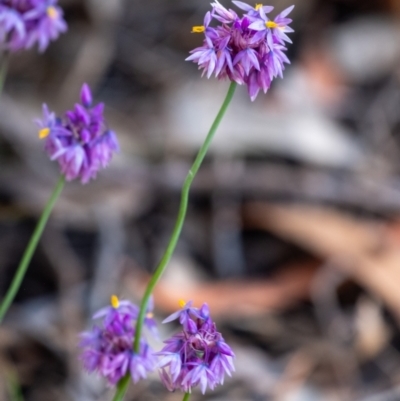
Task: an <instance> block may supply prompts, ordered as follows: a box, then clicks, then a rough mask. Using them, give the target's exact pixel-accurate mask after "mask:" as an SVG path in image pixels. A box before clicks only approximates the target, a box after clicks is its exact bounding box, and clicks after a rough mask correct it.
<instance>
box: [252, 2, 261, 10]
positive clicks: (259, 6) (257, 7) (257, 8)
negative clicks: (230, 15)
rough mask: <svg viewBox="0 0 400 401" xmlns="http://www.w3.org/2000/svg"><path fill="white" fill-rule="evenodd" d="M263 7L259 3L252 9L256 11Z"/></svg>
mask: <svg viewBox="0 0 400 401" xmlns="http://www.w3.org/2000/svg"><path fill="white" fill-rule="evenodd" d="M262 6H263V5H262V4H261V3H257V4H256V6H255V7H254V9H255V10H256V11H258V10H259V9H260V8H261V7H262Z"/></svg>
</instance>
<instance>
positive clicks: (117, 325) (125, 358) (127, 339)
mask: <svg viewBox="0 0 400 401" xmlns="http://www.w3.org/2000/svg"><path fill="white" fill-rule="evenodd" d="M138 313H139V308H138V307H137V306H136V305H133V304H132V303H130V302H129V301H120V300H119V299H118V298H117V297H116V296H115V295H113V296H112V297H111V306H108V307H106V308H103V309H101V310H99V311H98V312H97V313H96V314H95V315H94V316H93V319H99V318H102V319H103V321H102V324H101V325H100V326H94V327H93V328H92V330H91V331H88V332H84V333H82V334H81V342H80V347H82V348H83V351H82V354H81V360H82V362H83V366H84V367H85V369H86V370H87V371H89V372H95V371H96V372H98V373H99V374H100V375H101V376H103V377H104V378H106V379H107V381H108V383H109V384H110V385H112V386H114V385H115V384H117V383H118V381H119V380H120V379H121V378H122V377H124V376H125V375H126V374H127V373H128V372H129V373H130V376H131V378H132V380H133V382H134V383H136V382H138V381H139V380H141V379H145V378H146V377H147V373H148V372H151V371H152V370H154V369H155V368H156V366H157V358H156V357H155V356H154V354H153V351H152V349H151V348H150V346H149V345H148V344H147V342H146V341H145V340H144V339H141V342H140V352H139V353H135V352H134V351H133V340H134V336H135V322H136V319H137V317H138ZM145 325H146V326H147V327H148V328H149V329H150V330H151V331H152V332H154V331H155V330H156V323H155V321H154V320H153V318H152V313H151V312H148V313H147V317H146V320H145Z"/></svg>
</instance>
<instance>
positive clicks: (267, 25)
mask: <svg viewBox="0 0 400 401" xmlns="http://www.w3.org/2000/svg"><path fill="white" fill-rule="evenodd" d="M265 26H266V27H267V28H270V29H271V28H279V25H278V24H277V23H276V22H274V21H267V22H266V23H265Z"/></svg>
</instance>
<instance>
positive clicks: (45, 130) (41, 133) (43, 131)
mask: <svg viewBox="0 0 400 401" xmlns="http://www.w3.org/2000/svg"><path fill="white" fill-rule="evenodd" d="M49 134H50V128H42V129H41V130H39V134H38V135H39V138H40V139H43V138H46V136H48V135H49Z"/></svg>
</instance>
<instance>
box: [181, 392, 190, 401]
mask: <svg viewBox="0 0 400 401" xmlns="http://www.w3.org/2000/svg"><path fill="white" fill-rule="evenodd" d="M189 398H190V393H185V395H184V396H183V400H182V401H189Z"/></svg>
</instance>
